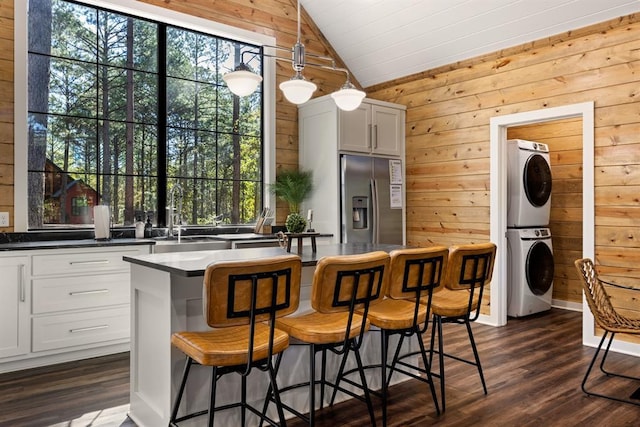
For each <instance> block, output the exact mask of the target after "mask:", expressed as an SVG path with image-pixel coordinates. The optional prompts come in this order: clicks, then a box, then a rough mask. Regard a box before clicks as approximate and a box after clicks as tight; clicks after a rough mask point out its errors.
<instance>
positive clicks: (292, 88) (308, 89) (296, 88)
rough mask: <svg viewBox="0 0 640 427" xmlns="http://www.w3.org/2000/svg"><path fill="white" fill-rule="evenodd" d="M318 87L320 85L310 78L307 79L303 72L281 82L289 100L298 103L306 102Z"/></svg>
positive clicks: (281, 87) (283, 91) (282, 89)
mask: <svg viewBox="0 0 640 427" xmlns="http://www.w3.org/2000/svg"><path fill="white" fill-rule="evenodd" d="M316 89H318V86H316V84H315V83H313V82H310V81H309V80H305V78H304V77H302V75H301V74H296V75H295V76H294V77H292V78H291V80H287V81H286V82H282V83H280V90H281V91H282V93H283V95H284V97H285V98H287V101H289V102H290V103H292V104H296V105H300V104H304V103H305V102H307V101H308V100H310V99H311V96H312V95H313V92H315V91H316Z"/></svg>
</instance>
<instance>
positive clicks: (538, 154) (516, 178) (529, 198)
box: [507, 139, 551, 227]
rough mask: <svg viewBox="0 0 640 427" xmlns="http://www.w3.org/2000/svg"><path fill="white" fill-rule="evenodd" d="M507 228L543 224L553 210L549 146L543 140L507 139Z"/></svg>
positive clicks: (546, 223) (547, 222) (540, 225)
mask: <svg viewBox="0 0 640 427" xmlns="http://www.w3.org/2000/svg"><path fill="white" fill-rule="evenodd" d="M507 152H508V166H507V194H508V203H507V227H542V226H546V225H548V224H549V213H550V211H551V164H550V162H549V147H548V146H547V144H543V143H540V142H533V141H526V140H522V139H512V140H508V141H507Z"/></svg>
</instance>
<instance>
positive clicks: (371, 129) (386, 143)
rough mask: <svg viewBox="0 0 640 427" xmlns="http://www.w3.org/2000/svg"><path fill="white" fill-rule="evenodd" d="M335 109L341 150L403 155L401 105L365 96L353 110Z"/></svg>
mask: <svg viewBox="0 0 640 427" xmlns="http://www.w3.org/2000/svg"><path fill="white" fill-rule="evenodd" d="M383 104H384V105H383ZM336 112H337V115H338V148H339V149H340V150H343V151H354V152H359V153H371V154H379V155H389V156H402V155H403V148H404V125H405V118H404V117H405V110H404V108H403V107H401V106H391V104H388V103H381V102H379V101H373V100H365V101H363V103H362V104H361V105H360V107H358V108H357V109H355V110H354V111H342V110H340V109H337V108H336Z"/></svg>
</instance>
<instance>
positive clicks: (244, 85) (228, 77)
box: [222, 64, 262, 96]
mask: <svg viewBox="0 0 640 427" xmlns="http://www.w3.org/2000/svg"><path fill="white" fill-rule="evenodd" d="M242 65H244V64H240V66H238V68H236V69H235V71H232V72H231V73H227V74H225V75H224V76H222V80H224V82H225V83H226V84H227V86H228V87H229V90H230V91H231V92H233V94H234V95H237V96H248V95H251V94H252V93H253V92H255V91H256V89H258V85H259V84H260V82H261V81H262V76H261V75H259V74H256V73H254V72H252V71H250V70H248V69H247V68H248V67H247V66H246V65H245V67H244V68H243V67H242Z"/></svg>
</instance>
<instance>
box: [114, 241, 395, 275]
mask: <svg viewBox="0 0 640 427" xmlns="http://www.w3.org/2000/svg"><path fill="white" fill-rule="evenodd" d="M403 247H405V246H400V245H386V244H372V243H346V244H328V245H318V250H317V252H315V253H314V252H312V251H311V248H310V247H305V249H304V250H303V251H302V253H301V254H298V255H299V256H300V257H301V258H302V265H303V266H314V265H316V263H317V262H318V260H319V259H320V258H322V257H323V256H333V255H355V254H362V253H367V252H373V251H385V252H391V251H392V250H394V249H400V248H403ZM286 253H287V251H286V250H284V249H282V248H279V247H267V248H248V249H234V250H224V249H223V250H214V251H197V252H172V253H162V254H150V255H138V256H124V257H123V259H124V260H125V261H128V262H130V263H132V264H137V265H142V266H145V267H149V268H153V269H156V270H161V271H166V272H168V273H171V274H176V275H178V276H185V277H195V276H203V275H204V272H205V270H206V268H207V266H208V265H209V264H211V263H212V262H215V261H230V260H251V259H261V258H268V257H273V256H278V255H284V254H286Z"/></svg>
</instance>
